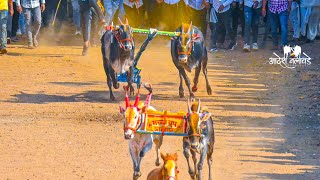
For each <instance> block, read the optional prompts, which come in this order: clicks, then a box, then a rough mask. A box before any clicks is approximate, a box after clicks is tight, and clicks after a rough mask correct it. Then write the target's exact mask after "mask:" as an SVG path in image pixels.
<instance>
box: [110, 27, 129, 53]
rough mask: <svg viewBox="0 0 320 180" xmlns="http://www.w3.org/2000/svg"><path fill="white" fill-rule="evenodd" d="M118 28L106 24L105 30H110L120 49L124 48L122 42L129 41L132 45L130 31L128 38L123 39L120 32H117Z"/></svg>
mask: <svg viewBox="0 0 320 180" xmlns="http://www.w3.org/2000/svg"><path fill="white" fill-rule="evenodd" d="M119 29H120V28H117V29H116V28H115V27H114V26H113V25H110V26H106V30H107V31H112V33H113V35H114V37H115V38H116V39H117V42H118V44H119V47H120V48H121V49H124V45H123V43H124V42H130V43H131V44H132V45H133V39H132V33H130V37H129V38H125V39H121V34H120V32H119Z"/></svg>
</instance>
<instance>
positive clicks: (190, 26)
mask: <svg viewBox="0 0 320 180" xmlns="http://www.w3.org/2000/svg"><path fill="white" fill-rule="evenodd" d="M191 28H192V21H191V23H190V25H189V29H188V32H187V34H189V33H190V31H191Z"/></svg>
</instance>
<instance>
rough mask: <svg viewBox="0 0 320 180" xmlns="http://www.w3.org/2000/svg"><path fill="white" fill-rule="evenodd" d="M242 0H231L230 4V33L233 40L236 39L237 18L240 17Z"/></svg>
mask: <svg viewBox="0 0 320 180" xmlns="http://www.w3.org/2000/svg"><path fill="white" fill-rule="evenodd" d="M242 3H243V2H242V0H233V2H232V4H231V15H232V33H233V35H232V36H233V37H234V38H235V41H237V35H238V26H239V18H240V17H241V12H242V11H241V10H240V6H241V5H242Z"/></svg>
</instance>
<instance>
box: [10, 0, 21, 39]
mask: <svg viewBox="0 0 320 180" xmlns="http://www.w3.org/2000/svg"><path fill="white" fill-rule="evenodd" d="M12 2H13V11H14V13H13V16H12V28H11V41H13V42H17V41H18V40H19V39H18V37H17V31H18V29H19V12H18V11H17V3H16V0H13V1H12Z"/></svg>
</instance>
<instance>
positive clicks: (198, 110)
mask: <svg viewBox="0 0 320 180" xmlns="http://www.w3.org/2000/svg"><path fill="white" fill-rule="evenodd" d="M197 113H200V99H199V100H198V109H197Z"/></svg>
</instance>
